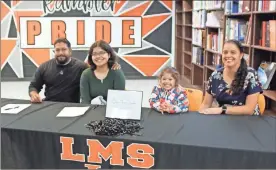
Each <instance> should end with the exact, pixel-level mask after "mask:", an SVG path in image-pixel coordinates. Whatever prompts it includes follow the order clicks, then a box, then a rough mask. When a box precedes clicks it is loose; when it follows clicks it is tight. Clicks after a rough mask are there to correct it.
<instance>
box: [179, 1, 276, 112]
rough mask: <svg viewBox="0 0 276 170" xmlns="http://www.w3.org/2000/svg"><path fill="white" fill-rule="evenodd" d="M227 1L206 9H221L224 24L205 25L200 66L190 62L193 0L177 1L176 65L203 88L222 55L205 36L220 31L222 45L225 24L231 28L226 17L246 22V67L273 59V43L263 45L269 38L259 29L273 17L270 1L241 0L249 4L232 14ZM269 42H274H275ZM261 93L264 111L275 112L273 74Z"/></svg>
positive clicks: (275, 54) (275, 78) (275, 50)
mask: <svg viewBox="0 0 276 170" xmlns="http://www.w3.org/2000/svg"><path fill="white" fill-rule="evenodd" d="M227 1H230V0H225V1H224V2H223V6H222V7H221V8H214V9H206V12H207V13H208V12H211V11H218V10H222V11H223V25H222V26H221V27H214V26H212V25H208V24H206V26H205V28H204V30H206V34H205V36H206V37H205V36H203V37H202V39H203V40H202V41H203V47H204V48H203V49H204V53H203V54H204V58H203V60H204V62H203V65H201V64H200V63H194V62H193V47H194V46H196V45H193V43H192V41H193V37H192V32H193V31H192V29H193V23H192V21H193V9H194V8H195V7H193V4H194V0H183V1H176V20H177V22H176V24H177V25H176V66H177V69H178V71H179V72H180V74H181V75H182V76H184V77H185V78H186V79H188V80H189V82H191V83H192V84H193V85H197V86H196V87H198V89H201V90H203V91H204V89H205V85H206V82H207V80H208V78H209V76H210V75H211V73H212V72H213V71H214V70H215V69H216V66H217V64H218V63H219V64H221V58H220V57H219V56H221V55H222V51H221V50H217V49H214V48H210V42H208V39H209V38H210V37H209V38H208V35H209V34H213V33H214V34H216V33H219V32H220V33H222V34H223V38H222V40H221V42H220V43H221V44H223V42H225V41H226V40H227V39H228V38H229V37H228V36H229V32H227V27H229V26H230V27H231V25H229V24H230V23H229V21H228V20H238V21H240V20H242V21H244V22H245V23H246V27H247V33H246V35H244V36H245V37H244V41H243V42H242V45H243V48H244V52H245V53H246V54H248V64H249V66H251V67H253V68H254V69H255V70H257V69H258V67H259V66H260V64H261V62H263V61H267V62H276V47H275V45H274V47H271V46H269V45H266V44H265V45H264V43H266V42H267V41H269V38H268V39H267V37H266V39H265V40H261V39H262V37H264V36H267V35H266V34H265V33H264V32H262V30H263V29H264V28H263V27H264V25H263V22H264V21H266V22H267V21H270V20H276V9H275V8H274V9H272V10H271V9H267V8H271V5H267V4H268V3H269V0H256V1H247V0H244V1H247V2H246V3H248V4H247V7H246V10H241V11H242V12H241V11H240V9H238V12H236V11H235V13H233V12H231V11H230V12H226V11H225V10H227V9H226V6H225V5H226V2H227ZM234 1H235V3H239V2H240V1H237V0H234ZM271 1H273V0H271ZM228 3H229V2H228ZM260 3H266V4H261V5H262V6H266V9H264V7H261V8H260ZM273 5H275V6H276V2H274V4H272V6H273ZM272 8H273V7H272ZM231 10H232V9H231ZM199 29H202V28H199ZM231 29H236V28H231ZM266 29H267V28H266ZM275 29H276V28H275ZM265 32H267V31H265ZM275 32H276V31H275ZM274 34H275V33H274ZM230 38H231V37H230ZM261 41H264V42H261ZM272 43H276V42H275V41H274V42H272ZM214 56H217V57H218V58H217V59H216V60H217V61H214ZM263 94H264V96H265V98H266V112H267V113H272V114H275V115H276V73H274V75H273V78H272V80H271V83H270V86H269V89H267V90H264V93H263Z"/></svg>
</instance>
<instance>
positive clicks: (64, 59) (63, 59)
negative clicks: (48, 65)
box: [56, 56, 70, 64]
mask: <svg viewBox="0 0 276 170" xmlns="http://www.w3.org/2000/svg"><path fill="white" fill-rule="evenodd" d="M69 59H70V58H69V57H66V56H58V57H56V61H57V62H58V64H66V63H67V62H68V61H69Z"/></svg>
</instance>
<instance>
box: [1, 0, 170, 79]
mask: <svg viewBox="0 0 276 170" xmlns="http://www.w3.org/2000/svg"><path fill="white" fill-rule="evenodd" d="M74 3H75V4H74ZM96 3H97V2H96V1H94V0H89V1H79V2H77V3H76V2H75V1H69V0H59V1H53V2H51V1H50V0H43V1H9V0H7V1H1V76H2V81H3V80H4V81H5V80H21V79H30V78H31V77H32V75H33V73H34V72H35V70H36V68H37V67H38V66H39V65H40V64H42V63H43V62H45V61H47V60H49V59H51V58H53V57H54V53H53V46H52V44H51V37H55V36H59V35H56V34H57V33H55V31H56V30H55V29H60V27H59V26H58V27H56V28H55V27H51V26H49V23H50V22H51V21H55V20H61V21H62V20H64V23H65V24H66V26H65V27H66V29H67V30H66V32H65V33H66V36H67V38H68V39H69V41H70V42H71V43H72V44H74V47H73V48H72V49H73V57H76V58H78V59H81V60H83V61H86V60H87V52H88V49H89V46H90V45H91V44H92V43H93V42H94V40H96V38H95V37H97V36H101V35H99V31H96V33H95V29H96V28H95V25H91V28H90V26H87V25H86V26H84V27H85V28H86V30H85V35H83V34H82V32H80V31H78V30H77V29H75V27H76V25H74V24H75V23H74V22H73V21H77V20H82V19H83V20H85V24H87V23H92V21H90V20H91V19H93V18H89V17H97V19H96V20H99V19H101V18H102V19H107V17H108V18H117V19H118V17H130V19H133V17H136V19H137V20H140V22H141V26H139V24H137V23H136V22H135V24H134V28H133V27H129V29H133V31H134V32H132V33H133V34H135V35H134V36H131V37H128V38H129V39H130V38H133V39H134V38H138V41H135V45H128V46H126V45H125V46H124V45H122V43H121V42H122V41H123V37H122V36H121V37H119V38H118V37H117V38H115V40H112V41H114V42H115V41H116V42H115V43H114V42H112V43H111V44H114V45H115V46H116V47H114V50H115V51H116V52H117V53H118V55H119V56H120V64H121V65H122V69H123V71H124V73H125V75H126V77H127V78H147V77H151V76H156V75H158V73H159V72H160V69H162V68H163V67H164V66H173V63H174V41H173V39H174V25H175V24H174V3H173V1H114V0H109V1H108V2H106V1H102V2H100V3H99V2H98V4H96ZM74 7H77V8H74ZM30 17H33V18H30ZM73 17H74V18H73ZM77 17H78V18H77ZM86 17H87V18H86ZM137 17H138V18H137ZM68 19H69V20H70V21H68ZM30 20H38V21H39V24H37V25H31V26H30V25H29V27H28V26H27V25H26V23H27V21H30ZM42 20H43V21H42ZM44 20H45V21H44ZM111 20H112V19H111ZM86 21H87V22H86ZM72 24H73V25H72ZM118 24H120V22H118V20H115V22H113V21H112V22H111V27H112V28H111V31H112V35H114V36H116V34H117V33H118V30H119V31H122V26H120V25H118ZM38 26H40V30H39V31H40V32H39V31H38V30H37V27H38ZM84 27H78V28H82V29H83V28H84ZM72 30H73V31H72ZM128 31H129V30H128ZM122 32H123V33H122V34H124V32H125V31H122ZM105 33H106V32H105ZM54 34H55V35H54ZM101 34H102V33H101ZM30 35H33V39H32V36H30ZM45 35H47V36H45ZM43 36H44V38H43ZM77 36H84V37H85V40H87V41H86V42H85V45H78V43H77V40H76V37H77ZM117 36H118V35H117ZM27 37H28V38H27ZM103 37H106V35H103ZM30 42H31V43H34V44H33V45H30V44H26V43H30ZM126 42H127V41H126Z"/></svg>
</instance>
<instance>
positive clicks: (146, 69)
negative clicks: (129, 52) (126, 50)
mask: <svg viewBox="0 0 276 170" xmlns="http://www.w3.org/2000/svg"><path fill="white" fill-rule="evenodd" d="M169 58H170V56H166V57H165V56H164V57H160V56H148V57H147V56H143V57H132V56H124V59H126V60H127V61H128V62H130V63H131V64H133V65H134V66H135V67H137V68H138V69H139V70H141V71H142V72H143V73H145V74H146V75H147V76H152V75H153V74H154V73H155V72H156V71H157V70H158V69H159V68H160V67H161V66H162V65H163V64H164V63H165V62H166V61H167V60H168V59H169Z"/></svg>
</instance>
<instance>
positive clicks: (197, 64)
mask: <svg viewBox="0 0 276 170" xmlns="http://www.w3.org/2000/svg"><path fill="white" fill-rule="evenodd" d="M191 3H192V4H193V6H192V7H193V8H192V9H193V12H192V18H193V23H192V67H191V70H192V77H191V83H192V84H193V85H195V86H196V87H198V88H199V89H202V88H203V85H204V84H203V78H204V63H203V62H204V60H203V56H204V52H205V45H206V42H205V37H206V27H205V20H206V9H205V7H204V6H203V5H202V4H203V1H192V2H191ZM204 3H205V2H204Z"/></svg>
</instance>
